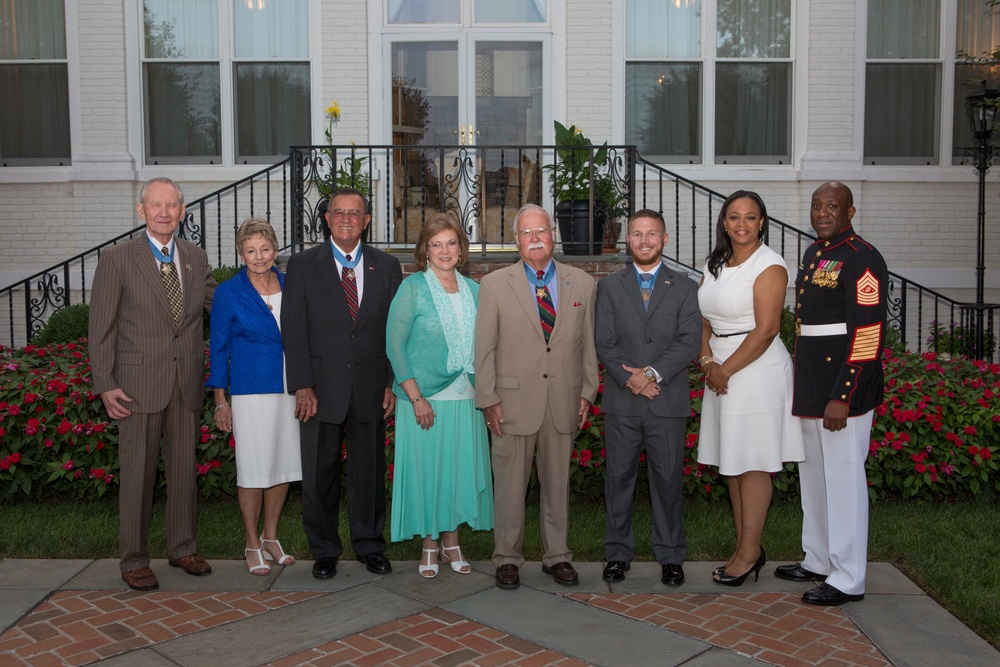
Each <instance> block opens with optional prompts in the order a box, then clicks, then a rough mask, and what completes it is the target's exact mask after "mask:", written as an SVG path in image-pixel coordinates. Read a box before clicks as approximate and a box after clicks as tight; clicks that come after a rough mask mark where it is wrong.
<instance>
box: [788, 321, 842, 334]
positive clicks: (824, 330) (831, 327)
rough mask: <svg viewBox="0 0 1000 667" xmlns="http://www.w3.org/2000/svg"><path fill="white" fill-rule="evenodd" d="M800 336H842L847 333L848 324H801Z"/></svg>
mask: <svg viewBox="0 0 1000 667" xmlns="http://www.w3.org/2000/svg"><path fill="white" fill-rule="evenodd" d="M798 333H799V335H800V336H841V335H844V334H846V333H847V323H846V322H838V323H837V324H800V325H799V332H798Z"/></svg>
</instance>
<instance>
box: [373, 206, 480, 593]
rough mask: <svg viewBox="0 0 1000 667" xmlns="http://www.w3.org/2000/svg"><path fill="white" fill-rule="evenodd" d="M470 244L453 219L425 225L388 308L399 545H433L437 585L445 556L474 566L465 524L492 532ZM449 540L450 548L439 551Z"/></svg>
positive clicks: (427, 558)
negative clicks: (461, 534)
mask: <svg viewBox="0 0 1000 667" xmlns="http://www.w3.org/2000/svg"><path fill="white" fill-rule="evenodd" d="M468 257H469V241H468V239H467V238H466V236H465V233H464V232H463V231H462V229H461V228H460V227H459V226H458V224H457V223H456V222H455V221H454V220H452V218H450V217H449V216H447V215H445V214H443V213H437V214H435V215H433V216H431V218H430V219H429V220H428V221H427V222H426V223H425V224H424V226H423V229H422V230H421V232H420V237H419V238H418V239H417V246H416V248H415V249H414V259H415V262H416V265H417V268H418V269H420V272H419V273H415V274H413V275H411V276H409V277H408V278H406V280H404V281H403V283H402V284H401V285H400V286H399V291H398V292H396V297H395V298H394V299H393V300H392V306H391V307H390V308H389V321H388V324H387V326H386V331H387V339H386V352H387V354H388V356H389V361H390V363H391V364H392V370H393V373H394V374H395V377H396V379H395V382H394V384H393V391H394V392H395V394H396V395H397V396H398V397H399V398H400V399H401V400H399V401H397V404H396V405H397V409H396V459H395V465H394V476H393V483H392V521H391V525H390V535H391V537H392V540H393V541H394V542H398V541H401V540H406V539H409V538H411V537H412V536H414V535H420V536H421V537H423V538H424V543H423V552H422V554H421V558H420V566H419V568H418V572H419V573H420V575H421V576H422V577H425V578H428V579H430V578H432V577H434V576H436V575H437V573H438V558H439V557H440V559H441V561H442V562H445V563H449V564H450V565H451V569H452V570H454V571H455V572H458V573H459V574H468V573H469V572H471V571H472V567H471V566H470V565H469V563H468V562H467V561H466V560H465V559H464V558H463V557H462V550H461V548H459V546H458V532H457V530H458V525H459V524H461V523H467V524H468V525H469V526H470V527H471V528H473V529H475V530H490V529H492V528H493V477H492V473H491V471H490V454H489V448H488V445H487V441H486V426H485V424H484V422H483V417H482V414H481V413H480V412H479V411H478V410H477V409H476V405H475V397H474V392H473V384H474V376H473V369H472V340H473V331H474V328H475V320H476V303H477V300H478V295H479V286H478V285H477V284H476V283H475V282H473V281H472V280H470V279H468V278H466V277H465V276H462V275H461V274H459V273H458V270H459V269H460V268H462V267H463V266H464V265H465V262H466V260H467V259H468ZM439 536H440V540H441V544H440V546H439V545H438V543H437V540H438V537H439Z"/></svg>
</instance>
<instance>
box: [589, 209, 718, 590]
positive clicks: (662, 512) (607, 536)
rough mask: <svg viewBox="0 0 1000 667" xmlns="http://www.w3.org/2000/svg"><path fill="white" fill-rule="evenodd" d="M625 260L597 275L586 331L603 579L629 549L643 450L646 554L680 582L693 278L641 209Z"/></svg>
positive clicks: (697, 322) (625, 560)
mask: <svg viewBox="0 0 1000 667" xmlns="http://www.w3.org/2000/svg"><path fill="white" fill-rule="evenodd" d="M627 238H628V247H629V251H630V252H631V253H632V261H633V265H632V266H628V267H625V268H624V269H622V270H621V271H618V272H617V273H615V274H614V275H610V276H608V277H607V278H605V279H603V280H601V281H600V282H598V283H597V316H596V318H595V332H596V333H595V335H594V340H595V344H596V346H597V356H598V358H600V360H601V363H602V364H604V371H605V373H606V377H607V379H610V380H611V381H610V382H607V381H605V384H604V400H603V403H602V407H603V409H604V414H605V421H604V433H605V437H606V439H607V448H606V458H607V477H606V478H605V486H604V499H605V505H606V507H607V519H606V525H605V533H604V556H605V558H606V559H607V561H608V564H607V566H606V567H605V568H604V580H605V581H621V580H622V579H624V578H625V572H626V570H628V569H629V564H630V562H631V561H632V557H633V556H634V554H635V535H634V533H633V531H632V502H633V496H634V493H635V480H636V476H637V475H638V472H639V456H640V454H641V452H642V450H643V449H645V450H646V462H647V465H648V469H647V470H648V475H649V495H650V500H651V501H652V506H653V555H654V556H656V560H657V562H658V563H660V565H661V566H662V571H663V576H662V581H663V583H664V584H666V585H668V586H680V585H681V584H682V583H684V570H683V568H682V567H681V565H682V563H683V562H684V559H685V558H686V557H687V542H686V540H685V537H684V524H683V519H682V516H681V501H682V473H681V468H682V466H683V464H684V441H685V438H684V426H685V423H686V422H687V418H688V416H689V415H690V414H691V398H690V394H689V391H688V374H687V369H688V366H689V365H690V363H691V361H692V360H693V359H694V357H695V355H697V353H698V345H699V343H700V337H701V311H699V310H698V292H697V286H696V285H695V283H694V281H692V280H691V279H689V278H687V277H685V276H683V275H681V274H678V273H675V272H674V271H671V270H670V269H669V268H667V267H666V266H664V265H663V263H662V261H661V260H660V256H661V254H662V253H663V246H664V244H665V243H666V241H667V233H666V225H665V223H664V220H663V216H661V215H660V214H659V213H657V212H656V211H651V210H648V209H644V210H641V211H638V212H637V213H635V214H634V215H633V216H632V218H631V220H630V221H629V229H628V235H627Z"/></svg>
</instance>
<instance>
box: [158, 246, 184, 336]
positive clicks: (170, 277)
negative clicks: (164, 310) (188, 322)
mask: <svg viewBox="0 0 1000 667" xmlns="http://www.w3.org/2000/svg"><path fill="white" fill-rule="evenodd" d="M160 252H161V253H163V255H164V257H166V256H167V255H169V254H170V250H169V249H168V248H163V249H162V250H160ZM160 277H161V278H163V287H164V288H166V290H167V301H168V302H169V303H170V312H171V314H173V316H174V324H180V323H181V311H182V310H183V309H184V296H183V294H181V280H180V277H179V276H178V275H177V267H176V266H174V263H173V262H162V263H161V264H160Z"/></svg>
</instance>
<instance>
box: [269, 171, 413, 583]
mask: <svg viewBox="0 0 1000 667" xmlns="http://www.w3.org/2000/svg"><path fill="white" fill-rule="evenodd" d="M367 206H368V202H367V201H366V200H365V198H364V196H363V195H362V194H361V193H360V192H358V191H357V190H353V189H350V188H342V189H340V190H337V191H336V192H335V193H334V194H333V196H332V197H331V198H330V204H329V206H328V208H327V212H326V224H327V226H328V228H329V230H330V240H329V241H327V242H324V243H322V244H320V245H318V246H316V247H315V248H311V249H309V250H306V251H305V252H301V253H298V254H296V255H293V256H292V258H291V260H290V261H289V262H288V270H287V274H286V278H285V288H284V296H283V303H282V307H281V333H282V339H283V343H284V348H285V367H286V374H287V377H288V391H289V392H294V393H295V401H296V405H295V416H296V417H298V418H299V419H300V420H301V422H302V423H301V436H302V438H301V448H302V523H303V525H304V527H305V532H306V537H307V538H308V540H309V549H310V550H311V551H312V555H313V558H315V559H316V562H315V563H314V564H313V570H312V573H313V576H314V577H316V578H317V579H329V578H330V577H333V576H334V575H336V574H337V559H338V558H340V555H341V553H343V551H344V548H343V545H342V544H341V540H340V533H339V519H340V469H341V451H340V443H341V439H342V438H343V437H344V433H345V432H346V434H347V517H348V521H349V524H350V531H351V543H352V545H353V547H354V552H355V554H356V555H357V558H358V560H359V561H361V562H362V563H365V565H366V566H367V568H368V571H369V572H372V573H375V574H387V573H389V572H391V571H392V566H391V565H390V564H389V561H388V559H386V557H385V555H384V553H383V552H384V550H385V537H384V536H383V535H382V531H383V529H384V528H385V505H386V503H385V446H384V440H385V418H386V417H388V416H389V415H390V414H392V411H393V409H394V408H395V405H396V399H395V396H394V395H393V393H392V389H391V385H392V369H391V368H390V367H389V359H388V358H387V357H386V354H385V323H386V318H387V317H388V314H389V304H390V303H391V302H392V297H393V296H395V294H396V289H397V288H398V287H399V283H400V282H401V281H402V279H403V274H402V270H401V269H400V266H399V262H398V261H397V260H396V259H395V258H394V257H392V256H390V255H388V254H386V253H384V252H381V251H379V250H376V249H375V248H372V247H369V246H367V245H363V244H362V243H361V236H362V234H363V233H364V231H365V228H366V227H367V226H368V223H369V222H370V221H371V216H370V215H368V209H367Z"/></svg>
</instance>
